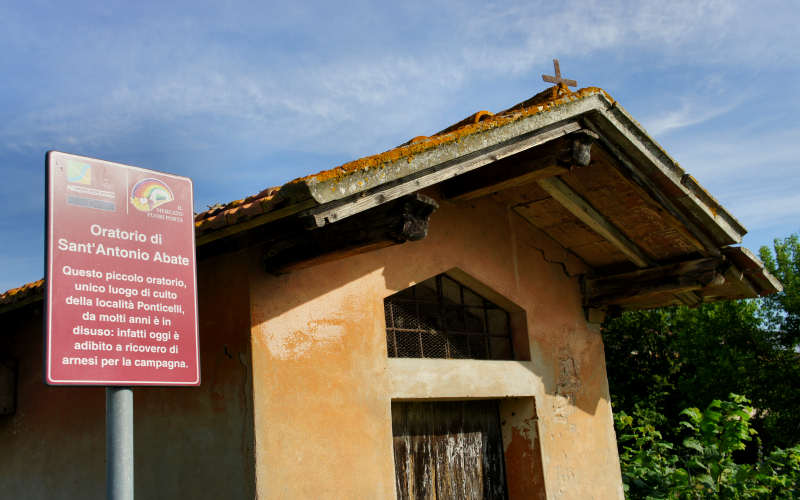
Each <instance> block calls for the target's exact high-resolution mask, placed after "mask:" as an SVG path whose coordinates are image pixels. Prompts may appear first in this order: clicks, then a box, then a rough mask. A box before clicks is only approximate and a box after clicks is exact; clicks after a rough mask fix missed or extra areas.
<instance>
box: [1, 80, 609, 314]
mask: <svg viewBox="0 0 800 500" xmlns="http://www.w3.org/2000/svg"><path fill="white" fill-rule="evenodd" d="M595 94H602V95H604V96H605V97H606V98H607V99H608V100H609V101H610V102H613V99H612V98H611V97H610V96H609V95H608V94H607V93H606V92H605V91H604V90H603V89H600V88H597V87H587V88H584V89H581V90H577V91H575V92H572V91H570V90H568V89H567V88H565V87H561V86H557V87H551V88H549V89H547V90H544V91H543V92H540V93H538V94H536V95H535V96H533V97H531V98H530V99H528V100H526V101H523V102H521V103H519V104H517V105H515V106H513V107H511V108H509V109H506V110H504V111H501V112H499V113H496V114H492V113H490V112H489V111H478V112H476V113H473V114H472V115H470V116H468V117H466V118H465V119H463V120H461V121H459V122H457V123H455V124H453V125H451V126H449V127H447V128H446V129H444V130H442V131H440V132H437V133H436V134H433V135H431V136H417V137H414V138H413V139H411V140H410V141H408V142H406V143H404V144H402V145H400V146H398V147H396V148H393V149H390V150H388V151H385V152H383V153H380V154H376V155H372V156H366V157H364V158H360V159H358V160H354V161H351V162H348V163H345V164H343V165H339V166H338V167H335V168H332V169H330V170H324V171H322V172H319V173H316V174H313V175H309V176H306V177H300V178H297V179H294V180H292V181H290V182H288V183H286V184H284V185H283V186H278V187H271V188H267V189H264V190H263V191H261V192H259V193H257V194H254V195H252V196H248V197H247V198H244V199H241V200H235V201H231V202H229V203H226V204H224V205H223V204H220V205H215V206H213V207H210V208H209V209H208V210H206V211H205V212H201V213H199V214H197V215H196V216H195V218H194V221H195V234H196V236H198V237H200V236H203V235H207V234H211V233H215V232H216V231H220V230H223V229H226V228H230V227H231V226H236V225H237V224H240V223H243V222H246V221H248V220H250V219H253V218H255V217H258V216H260V215H264V214H268V213H271V212H275V211H277V210H278V209H279V208H281V206H282V205H283V204H285V202H286V198H285V197H284V196H282V194H283V191H284V190H286V191H290V190H291V189H292V188H293V187H294V186H296V185H299V184H302V183H308V182H324V181H327V180H331V179H335V178H340V177H346V176H348V175H350V174H352V173H355V172H359V171H367V170H372V169H379V168H381V167H382V166H383V165H385V164H387V163H390V162H395V161H397V160H399V159H403V158H413V157H414V156H415V155H418V154H420V153H422V152H425V151H427V150H430V149H433V148H436V147H437V146H441V145H443V144H448V143H454V142H458V141H461V140H462V139H464V138H466V137H468V136H471V135H473V134H478V133H480V132H484V131H486V130H489V129H492V128H496V127H501V126H503V125H507V124H509V123H513V122H515V121H518V120H521V119H523V118H525V117H528V116H531V115H535V114H539V113H545V112H549V111H552V110H553V109H555V108H558V107H559V106H561V105H564V104H567V103H570V102H573V101H576V100H580V99H584V98H586V97H588V96H591V95H595ZM43 290H44V280H43V279H41V280H38V281H34V282H32V283H28V284H26V285H23V286H21V287H19V288H13V289H11V290H8V291H6V292H4V293H2V294H0V312H2V310H3V309H6V310H7V309H9V308H10V309H13V308H15V307H17V306H20V305H23V304H25V303H27V302H29V301H33V300H38V299H39V298H40V297H41V295H42V293H43ZM6 306H9V307H6Z"/></svg>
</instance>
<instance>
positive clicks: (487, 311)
mask: <svg viewBox="0 0 800 500" xmlns="http://www.w3.org/2000/svg"><path fill="white" fill-rule="evenodd" d="M384 312H385V315H386V343H387V348H388V353H389V357H392V358H446V359H492V360H503V359H506V360H508V359H514V350H513V345H512V342H511V317H510V315H509V313H508V311H506V310H504V309H502V308H501V307H499V306H497V305H496V304H494V303H492V302H490V301H488V300H486V299H485V298H483V297H481V296H480V295H478V294H477V293H475V292H474V291H473V290H472V289H470V288H468V287H466V286H464V285H462V284H461V283H459V282H457V281H456V280H454V279H452V278H450V277H449V276H447V275H445V274H440V275H438V276H436V277H433V278H430V279H428V280H426V281H424V282H422V283H419V284H417V285H415V286H412V287H410V288H406V289H405V290H402V291H400V292H398V293H396V294H394V295H392V296H391V297H388V298H386V299H385V300H384Z"/></svg>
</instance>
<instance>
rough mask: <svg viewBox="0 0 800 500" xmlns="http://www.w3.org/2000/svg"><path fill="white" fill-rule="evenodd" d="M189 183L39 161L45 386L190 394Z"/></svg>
mask: <svg viewBox="0 0 800 500" xmlns="http://www.w3.org/2000/svg"><path fill="white" fill-rule="evenodd" d="M192 207H193V205H192V181H191V180H190V179H188V178H186V177H179V176H176V175H170V174H165V173H161V172H154V171H152V170H145V169H143V168H138V167H131V166H128V165H120V164H118V163H111V162H107V161H103V160H96V159H92V158H85V157H82V156H75V155H70V154H66V153H60V152H56V151H51V152H49V153H48V154H47V236H46V240H47V263H46V267H47V271H46V274H47V280H46V281H47V290H46V300H45V302H46V313H45V314H46V316H45V380H46V381H47V383H48V384H51V385H199V384H200V363H199V345H198V335H197V291H196V290H197V288H196V271H195V252H194V250H195V244H194V221H193V212H192Z"/></svg>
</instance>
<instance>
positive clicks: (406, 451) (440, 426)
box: [392, 401, 507, 500]
mask: <svg viewBox="0 0 800 500" xmlns="http://www.w3.org/2000/svg"><path fill="white" fill-rule="evenodd" d="M392 433H393V435H394V464H395V484H396V487H397V498H398V499H415V500H416V499H426V500H427V499H431V500H451V499H458V500H461V499H464V500H471V499H476V500H477V499H492V500H493V499H504V498H507V494H506V484H505V472H504V467H503V440H502V435H501V432H500V418H499V413H498V407H497V401H453V402H441V403H392Z"/></svg>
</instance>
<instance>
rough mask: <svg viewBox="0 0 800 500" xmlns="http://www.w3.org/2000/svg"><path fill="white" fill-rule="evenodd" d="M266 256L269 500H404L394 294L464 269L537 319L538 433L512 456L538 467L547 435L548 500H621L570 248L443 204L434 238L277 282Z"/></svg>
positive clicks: (263, 476)
mask: <svg viewBox="0 0 800 500" xmlns="http://www.w3.org/2000/svg"><path fill="white" fill-rule="evenodd" d="M259 255H260V253H259V250H258V249H254V251H253V252H252V255H251V258H250V263H251V264H250V265H251V270H250V283H251V298H250V308H251V321H252V351H253V370H254V382H253V384H254V418H255V438H256V440H255V441H256V481H257V490H258V493H259V496H260V498H393V497H394V495H395V493H394V465H393V456H392V430H391V406H390V403H391V399H392V396H393V394H392V390H393V384H392V383H391V373H390V367H389V363H388V362H387V351H386V337H385V329H384V328H385V325H384V312H383V298H384V297H386V296H388V295H391V294H393V293H395V292H397V291H399V290H401V289H404V288H406V287H408V286H411V285H413V284H415V283H418V282H421V281H423V280H425V279H427V278H429V277H431V276H434V275H437V274H439V273H442V272H446V271H448V270H450V269H452V268H458V269H460V270H462V271H464V272H466V273H467V274H469V275H470V276H472V277H473V278H475V279H477V280H479V281H480V282H482V283H483V284H485V285H487V286H489V287H491V288H492V289H493V290H494V291H496V292H498V293H500V294H502V295H503V296H505V297H506V298H508V299H509V300H511V301H513V302H514V303H515V304H517V305H519V306H520V307H522V308H523V309H524V310H525V311H526V314H527V330H528V335H529V344H530V360H531V362H530V364H526V366H530V367H531V368H530V369H531V370H532V371H533V375H534V377H535V380H533V381H532V382H531V385H532V386H533V387H532V388H531V394H532V396H533V398H534V401H535V404H536V412H535V413H536V414H537V415H538V430H537V429H536V428H535V427H536V423H535V422H533V420H531V419H529V420H528V421H526V422H525V423H524V424H520V425H523V426H524V429H523V428H522V427H521V430H522V432H516V433H511V434H510V435H511V436H512V438H511V439H510V440H509V442H508V443H507V446H506V447H507V451H510V453H508V455H509V456H510V457H526V458H524V459H525V460H533V461H535V460H537V459H538V457H533V458H531V456H530V455H526V454H525V453H524V450H528V449H530V450H535V449H536V443H535V441H536V439H537V438H538V439H540V443H539V446H540V448H541V455H542V464H543V475H544V483H545V485H546V489H547V492H546V493H547V497H548V498H575V499H590V498H597V499H607V498H620V497H621V496H622V489H621V486H622V483H621V478H620V471H619V464H618V457H617V452H616V442H615V436H614V430H613V424H612V418H611V409H610V403H609V397H608V386H607V382H606V375H605V363H604V355H603V345H602V341H601V338H600V335H599V333H598V332H597V331H595V330H593V329H592V328H590V327H589V326H588V325H587V323H586V321H585V317H584V314H583V310H582V308H581V300H580V292H579V286H578V280H577V278H576V277H575V276H574V275H573V274H574V273H576V272H578V271H580V264H579V263H575V262H569V263H568V265H563V264H562V263H559V262H556V261H558V260H559V258H560V259H561V260H563V259H564V258H565V254H564V252H563V249H560V248H559V247H558V246H557V245H556V244H554V242H552V240H549V239H548V238H546V237H545V236H543V235H541V234H540V233H538V232H537V231H536V230H535V229H534V228H532V227H531V226H529V225H528V224H527V223H526V222H525V221H523V220H522V219H521V218H519V217H517V216H516V215H513V214H512V213H511V212H510V211H508V210H507V209H506V208H505V207H503V206H500V205H498V204H495V203H494V202H492V201H491V200H490V199H487V200H480V201H478V202H476V203H475V204H474V205H472V206H468V207H466V206H463V205H459V206H456V205H453V204H450V203H447V202H443V203H441V207H440V209H439V210H438V211H437V212H436V213H435V214H434V215H433V217H432V220H431V228H430V232H429V236H428V238H426V239H425V240H423V241H419V242H414V243H406V244H403V245H399V246H394V247H390V248H386V249H383V250H379V251H374V252H370V253H366V254H362V255H358V256H354V257H349V258H347V259H345V260H340V261H336V262H330V263H327V264H321V265H318V266H314V267H311V268H307V269H304V270H299V271H295V272H293V273H290V274H288V275H283V276H279V277H274V276H270V275H268V274H266V273H265V272H264V271H263V270H262V269H261V267H260V265H259V264H260V259H259ZM442 362H443V363H447V361H442ZM520 450H522V451H520ZM512 465H513V466H514V467H513V468H514V470H529V469H533V468H534V467H533V466H529V464H512ZM516 480H517V479H515V481H516ZM534 483H536V481H533V482H532V483H531V484H534ZM509 491H510V493H511V494H512V498H526V497H527V498H538V497H539V496H540V495H538V494H537V493H536V492H534V491H531V488H515V487H513V485H510V487H509Z"/></svg>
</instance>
